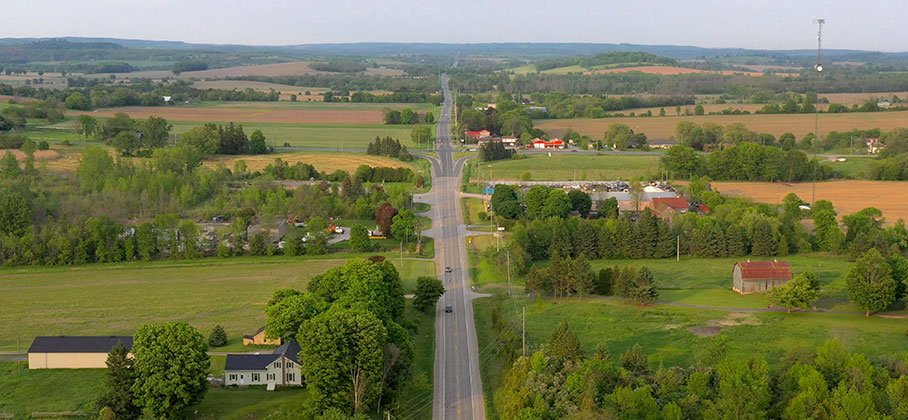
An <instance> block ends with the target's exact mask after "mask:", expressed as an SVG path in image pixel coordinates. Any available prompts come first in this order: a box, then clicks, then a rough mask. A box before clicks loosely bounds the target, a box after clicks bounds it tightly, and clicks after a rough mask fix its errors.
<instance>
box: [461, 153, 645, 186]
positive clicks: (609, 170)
mask: <svg viewBox="0 0 908 420" xmlns="http://www.w3.org/2000/svg"><path fill="white" fill-rule="evenodd" d="M659 158H660V157H659V156H656V155H619V154H607V155H591V154H579V153H552V156H551V157H549V156H548V155H545V154H532V155H520V154H518V155H517V158H516V159H509V160H500V161H495V162H492V163H491V164H488V163H482V164H481V167H480V168H478V171H474V172H473V180H474V181H482V180H488V178H489V172H488V171H489V166H491V172H492V178H494V179H497V180H518V179H520V178H521V175H523V174H524V173H525V172H529V174H530V176H531V177H530V180H532V181H556V180H557V181H562V180H564V181H568V180H578V181H581V180H590V181H592V180H617V179H635V178H639V177H647V176H649V175H651V174H654V173H658V172H659Z"/></svg>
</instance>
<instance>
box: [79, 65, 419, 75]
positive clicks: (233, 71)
mask: <svg viewBox="0 0 908 420" xmlns="http://www.w3.org/2000/svg"><path fill="white" fill-rule="evenodd" d="M111 74H114V75H115V76H116V77H117V78H118V79H124V78H151V79H160V78H164V77H170V78H178V79H221V78H226V77H241V76H297V75H305V74H330V73H326V72H320V71H317V70H314V69H313V68H312V67H311V66H310V62H308V61H290V62H286V63H273V64H258V65H248V66H235V67H225V68H221V69H209V70H199V71H186V72H183V73H180V75H179V76H175V75H174V74H173V72H172V71H170V70H146V71H134V72H131V73H97V74H91V75H86V77H89V76H90V77H101V78H106V77H110V75H111ZM365 74H367V75H372V76H401V75H403V74H404V72H403V70H397V69H389V68H386V67H379V68H368V69H366V71H365Z"/></svg>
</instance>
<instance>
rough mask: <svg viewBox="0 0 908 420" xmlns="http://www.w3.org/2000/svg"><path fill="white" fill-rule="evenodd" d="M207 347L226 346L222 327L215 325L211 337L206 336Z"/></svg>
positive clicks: (225, 337)
mask: <svg viewBox="0 0 908 420" xmlns="http://www.w3.org/2000/svg"><path fill="white" fill-rule="evenodd" d="M208 345H209V346H211V347H223V346H226V345H227V332H226V331H224V327H222V326H220V324H219V325H215V326H214V329H212V330H211V335H209V336H208Z"/></svg>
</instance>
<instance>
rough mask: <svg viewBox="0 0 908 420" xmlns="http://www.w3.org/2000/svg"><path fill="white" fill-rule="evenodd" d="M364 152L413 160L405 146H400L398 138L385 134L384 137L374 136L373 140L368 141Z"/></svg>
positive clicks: (408, 160) (402, 159)
mask: <svg viewBox="0 0 908 420" xmlns="http://www.w3.org/2000/svg"><path fill="white" fill-rule="evenodd" d="M366 154H369V155H375V156H388V157H392V158H395V159H400V160H401V161H403V162H410V161H412V160H413V155H411V154H410V152H409V151H408V150H407V146H402V145H401V144H400V140H398V139H395V138H392V137H391V136H387V137H384V138H379V137H375V141H371V142H369V145H368V146H367V147H366Z"/></svg>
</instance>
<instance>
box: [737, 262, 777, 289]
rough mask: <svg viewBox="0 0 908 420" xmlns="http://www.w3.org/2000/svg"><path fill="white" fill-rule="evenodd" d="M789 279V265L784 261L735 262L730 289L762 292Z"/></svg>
mask: <svg viewBox="0 0 908 420" xmlns="http://www.w3.org/2000/svg"><path fill="white" fill-rule="evenodd" d="M789 280H791V267H790V266H789V265H788V263H787V262H784V261H778V260H773V261H747V262H738V263H735V268H734V270H732V289H734V290H735V291H736V292H738V293H740V294H742V295H746V294H749V293H762V292H766V291H769V289H772V288H773V287H778V286H782V285H784V284H786V283H788V281H789Z"/></svg>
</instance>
